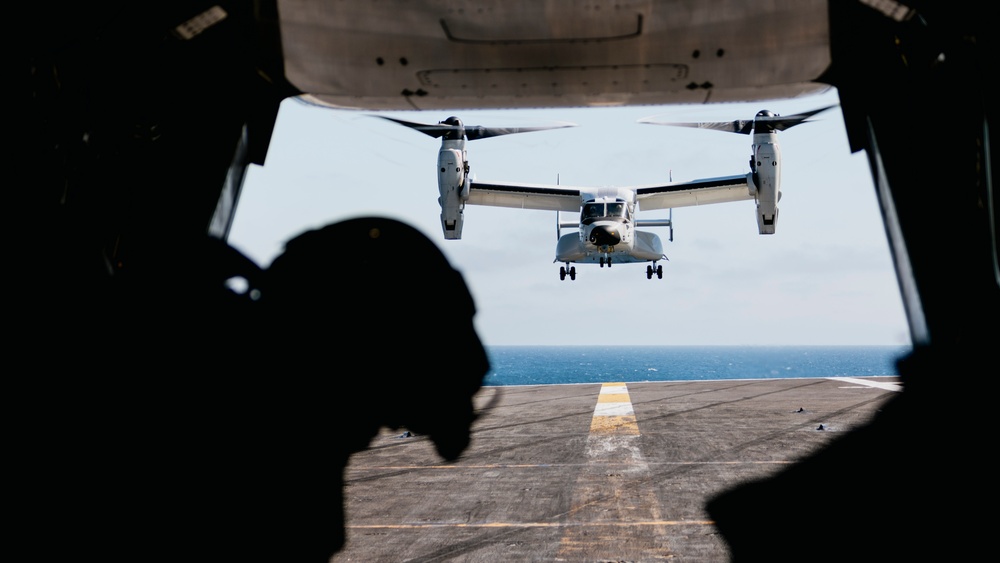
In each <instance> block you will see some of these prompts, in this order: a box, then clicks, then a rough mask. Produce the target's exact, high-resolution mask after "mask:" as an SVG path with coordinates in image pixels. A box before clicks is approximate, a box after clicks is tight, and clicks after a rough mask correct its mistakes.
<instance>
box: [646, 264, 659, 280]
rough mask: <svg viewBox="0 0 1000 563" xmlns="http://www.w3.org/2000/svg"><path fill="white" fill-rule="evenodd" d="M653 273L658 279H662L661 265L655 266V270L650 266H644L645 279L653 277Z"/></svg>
mask: <svg viewBox="0 0 1000 563" xmlns="http://www.w3.org/2000/svg"><path fill="white" fill-rule="evenodd" d="M654 273H655V274H656V277H657V278H658V279H661V280H662V279H663V266H657V267H656V269H655V270H654V269H653V267H652V266H646V279H647V280H651V279H653V274H654Z"/></svg>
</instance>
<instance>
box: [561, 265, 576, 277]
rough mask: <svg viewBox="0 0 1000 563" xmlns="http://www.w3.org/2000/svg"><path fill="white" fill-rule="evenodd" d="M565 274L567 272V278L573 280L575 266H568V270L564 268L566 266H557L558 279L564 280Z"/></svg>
mask: <svg viewBox="0 0 1000 563" xmlns="http://www.w3.org/2000/svg"><path fill="white" fill-rule="evenodd" d="M566 274H569V279H571V280H575V279H576V266H570V268H569V270H567V269H566V266H559V279H560V280H565V279H566Z"/></svg>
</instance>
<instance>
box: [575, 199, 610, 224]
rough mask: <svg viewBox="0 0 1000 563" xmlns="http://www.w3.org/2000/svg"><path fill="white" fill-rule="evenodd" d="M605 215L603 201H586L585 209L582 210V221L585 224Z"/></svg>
mask: <svg viewBox="0 0 1000 563" xmlns="http://www.w3.org/2000/svg"><path fill="white" fill-rule="evenodd" d="M603 216H604V204H603V203H585V204H584V205H583V211H581V212H580V221H581V222H583V223H584V224H586V223H592V222H593V221H594V220H595V219H598V218H600V217H603Z"/></svg>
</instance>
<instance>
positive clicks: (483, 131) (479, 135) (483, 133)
mask: <svg viewBox="0 0 1000 563" xmlns="http://www.w3.org/2000/svg"><path fill="white" fill-rule="evenodd" d="M564 127H576V124H575V123H568V122H567V123H560V124H559V125H549V126H545V127H483V126H482V125H466V126H465V138H467V139H468V140H470V141H475V140H476V139H487V138H489V137H499V136H500V135H513V134H514V133H530V132H532V131H545V130H548V129H562V128H564Z"/></svg>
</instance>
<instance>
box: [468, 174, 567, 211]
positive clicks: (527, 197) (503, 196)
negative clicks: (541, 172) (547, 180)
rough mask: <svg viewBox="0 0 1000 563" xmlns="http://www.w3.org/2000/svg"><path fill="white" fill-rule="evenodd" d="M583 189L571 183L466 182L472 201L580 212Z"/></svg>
mask: <svg viewBox="0 0 1000 563" xmlns="http://www.w3.org/2000/svg"><path fill="white" fill-rule="evenodd" d="M582 194H583V191H582V190H581V189H580V188H574V187H570V186H553V185H548V184H516V183H494V182H477V181H475V180H472V181H471V182H470V185H469V199H468V200H467V201H466V203H468V204H471V205H489V206H493V207H515V208H518V209H547V210H550V211H570V212H573V213H579V212H580V203H581V198H582Z"/></svg>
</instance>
